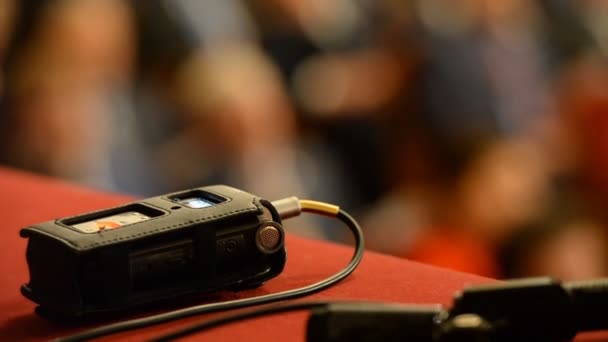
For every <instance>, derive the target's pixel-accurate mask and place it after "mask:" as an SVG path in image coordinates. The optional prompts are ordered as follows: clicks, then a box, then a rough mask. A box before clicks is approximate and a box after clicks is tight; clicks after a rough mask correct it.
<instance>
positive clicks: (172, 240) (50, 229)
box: [21, 185, 286, 317]
mask: <svg viewBox="0 0 608 342" xmlns="http://www.w3.org/2000/svg"><path fill="white" fill-rule="evenodd" d="M21 236H23V237H26V238H28V239H29V241H28V246H27V262H28V265H29V270H30V281H29V283H27V284H24V285H23V286H22V287H21V292H22V293H23V295H24V296H25V297H27V298H29V299H31V300H32V301H34V302H36V303H38V304H39V305H40V306H39V310H42V311H43V312H46V313H52V314H57V315H59V316H68V317H70V316H84V315H88V314H92V313H103V312H115V311H120V310H124V309H130V308H133V307H136V306H140V305H144V304H149V303H154V302H158V301H166V300H170V299H174V298H178V297H183V296H187V295H193V294H200V293H210V292H214V291H218V290H225V289H228V290H239V289H244V288H252V287H256V286H259V285H261V284H262V283H264V282H265V281H267V280H268V279H271V278H273V277H275V276H277V275H278V274H279V273H281V271H282V270H283V267H284V265H285V257H286V254H285V247H284V236H285V235H284V231H283V228H282V226H281V222H280V218H279V217H278V214H277V213H276V210H274V208H273V207H272V205H271V204H270V203H268V202H266V201H264V200H262V199H260V198H258V197H256V196H254V195H251V194H248V193H246V192H243V191H241V190H238V189H234V188H231V187H228V186H222V185H217V186H209V187H202V188H197V189H191V190H187V191H182V192H178V193H173V194H168V195H163V196H158V197H152V198H148V199H144V200H141V201H137V202H133V203H130V204H127V205H123V206H120V207H116V208H111V209H107V210H101V211H96V212H92V213H87V214H83V215H78V216H74V217H68V218H62V219H57V220H54V221H48V222H44V223H40V224H35V225H32V226H30V227H27V228H24V229H22V230H21Z"/></svg>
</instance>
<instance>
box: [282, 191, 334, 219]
mask: <svg viewBox="0 0 608 342" xmlns="http://www.w3.org/2000/svg"><path fill="white" fill-rule="evenodd" d="M272 205H273V206H274V207H275V209H276V210H277V212H278V213H279V216H281V219H288V218H291V217H295V216H298V215H300V213H302V212H303V211H305V212H313V213H317V214H322V215H326V216H331V217H335V216H336V215H338V213H339V212H340V207H338V206H337V205H333V204H329V203H324V202H319V201H311V200H301V199H298V198H297V197H295V196H292V197H287V198H283V199H280V200H277V201H273V202H272Z"/></svg>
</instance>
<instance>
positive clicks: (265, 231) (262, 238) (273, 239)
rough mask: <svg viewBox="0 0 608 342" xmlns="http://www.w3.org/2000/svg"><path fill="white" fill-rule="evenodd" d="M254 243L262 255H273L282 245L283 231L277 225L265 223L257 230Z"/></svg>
mask: <svg viewBox="0 0 608 342" xmlns="http://www.w3.org/2000/svg"><path fill="white" fill-rule="evenodd" d="M255 242H256V245H257V246H258V249H259V250H260V251H261V252H262V253H274V252H276V251H277V250H278V249H279V248H281V246H282V244H283V230H282V229H281V226H280V225H278V224H277V223H274V222H272V223H270V222H269V223H266V224H265V225H264V226H262V227H260V229H258V232H257V233H256V236H255Z"/></svg>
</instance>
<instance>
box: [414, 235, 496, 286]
mask: <svg viewBox="0 0 608 342" xmlns="http://www.w3.org/2000/svg"><path fill="white" fill-rule="evenodd" d="M405 257H406V258H408V259H411V260H415V261H420V262H423V263H426V264H431V265H435V266H440V267H445V268H450V269H453V270H458V271H462V272H467V273H473V274H478V275H482V276H485V277H489V278H497V277H498V276H499V267H498V261H497V260H496V253H495V249H494V248H493V247H492V246H491V245H490V244H488V243H487V242H486V241H484V240H483V239H481V238H479V237H476V236H474V235H471V234H468V233H466V232H461V231H456V230H452V229H428V230H426V231H425V233H423V234H422V236H420V237H419V238H418V240H417V241H416V242H415V243H414V244H413V246H412V248H411V249H410V250H409V252H408V253H406V254H405Z"/></svg>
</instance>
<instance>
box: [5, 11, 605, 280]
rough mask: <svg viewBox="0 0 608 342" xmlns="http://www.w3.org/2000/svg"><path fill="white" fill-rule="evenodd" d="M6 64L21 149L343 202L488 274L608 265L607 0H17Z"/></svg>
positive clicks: (413, 246) (325, 231) (183, 182)
mask: <svg viewBox="0 0 608 342" xmlns="http://www.w3.org/2000/svg"><path fill="white" fill-rule="evenodd" d="M0 65H1V66H2V69H1V73H0V163H2V164H4V165H9V166H12V167H18V168H22V169H27V170H32V171H35V172H39V173H43V174H48V175H52V176H55V177H60V178H65V179H68V180H71V181H75V182H79V183H83V184H86V185H89V186H94V187H97V188H100V189H106V190H111V191H121V192H126V193H131V194H134V195H139V196H146V195H153V194H159V193H164V192H169V191H176V190H181V189H185V188H188V187H192V186H200V185H205V184H211V183H226V184H230V185H233V186H236V187H239V188H242V189H245V190H247V191H249V192H252V193H255V194H258V195H260V196H263V197H266V198H268V199H278V198H281V197H285V196H290V195H297V196H299V197H304V198H306V197H310V198H314V199H319V200H325V201H329V202H334V203H339V204H340V205H341V206H342V207H344V208H346V209H348V210H349V211H352V212H353V213H354V214H355V216H356V217H357V218H359V219H360V220H361V221H362V225H363V227H364V229H365V232H366V236H367V238H368V246H369V248H370V249H373V250H377V251H381V252H384V253H389V254H393V255H396V256H399V257H404V258H410V259H413V260H420V261H423V262H427V263H432V264H437V265H440V266H444V267H450V268H454V269H457V270H462V271H467V272H473V273H477V274H481V275H485V276H490V277H498V278H506V277H519V276H531V275H541V274H542V275H545V274H548V275H553V276H557V277H560V278H562V279H568V280H570V279H578V278H585V277H596V276H602V275H607V274H608V239H607V234H608V2H607V1H603V0H576V1H575V0H535V1H532V0H511V1H492V0H332V1H325V0H0ZM0 193H1V189H0ZM290 226H292V224H290ZM295 226H297V227H296V228H294V230H295V231H296V232H298V233H301V234H309V235H316V236H323V237H325V238H329V239H332V240H335V241H346V240H347V239H346V237H345V236H344V235H346V234H342V233H340V232H341V230H340V229H335V227H333V226H332V225H331V223H328V222H325V221H320V222H316V221H306V222H305V221H301V222H300V223H299V224H296V225H295Z"/></svg>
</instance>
